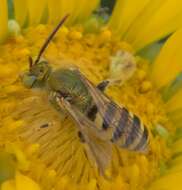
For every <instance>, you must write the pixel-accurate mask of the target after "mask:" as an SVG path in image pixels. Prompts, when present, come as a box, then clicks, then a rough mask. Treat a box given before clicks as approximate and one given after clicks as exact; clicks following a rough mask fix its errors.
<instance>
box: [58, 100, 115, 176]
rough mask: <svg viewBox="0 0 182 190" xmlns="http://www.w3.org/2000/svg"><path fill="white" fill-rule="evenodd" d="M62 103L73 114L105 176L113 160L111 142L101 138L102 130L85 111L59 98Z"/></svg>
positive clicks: (92, 155)
mask: <svg viewBox="0 0 182 190" xmlns="http://www.w3.org/2000/svg"><path fill="white" fill-rule="evenodd" d="M59 101H60V104H62V105H63V106H64V107H65V109H66V110H67V111H68V112H69V114H70V115H71V116H72V118H73V119H74V121H75V122H76V123H77V126H78V128H79V130H80V132H81V133H82V135H83V137H84V140H85V141H86V143H87V144H88V147H89V150H90V151H89V153H90V154H91V155H90V157H92V158H93V159H94V160H92V161H95V162H96V164H97V166H98V168H99V171H100V172H101V174H102V175H103V176H104V173H105V169H106V168H107V167H108V166H109V163H110V161H111V155H112V153H111V151H112V147H111V143H110V142H109V141H106V140H103V139H101V135H102V134H100V131H98V130H97V127H96V126H95V124H94V122H92V121H90V120H89V119H88V118H87V117H86V116H85V115H84V114H83V113H81V112H80V111H79V110H78V109H77V108H75V107H74V106H72V105H71V104H70V103H69V102H68V101H66V100H65V99H64V98H61V99H60V98H59Z"/></svg>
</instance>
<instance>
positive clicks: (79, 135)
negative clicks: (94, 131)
mask: <svg viewBox="0 0 182 190" xmlns="http://www.w3.org/2000/svg"><path fill="white" fill-rule="evenodd" d="M78 137H79V139H80V142H82V143H85V139H84V136H83V134H82V132H81V131H78Z"/></svg>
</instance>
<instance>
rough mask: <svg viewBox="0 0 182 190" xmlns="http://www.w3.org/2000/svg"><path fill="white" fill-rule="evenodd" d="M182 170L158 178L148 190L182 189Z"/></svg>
mask: <svg viewBox="0 0 182 190" xmlns="http://www.w3.org/2000/svg"><path fill="white" fill-rule="evenodd" d="M181 179H182V171H179V172H175V173H170V174H168V175H165V176H163V177H161V178H160V179H158V180H156V181H155V182H154V183H152V185H151V186H150V187H149V189H148V190H180V189H181V187H182V180H181Z"/></svg>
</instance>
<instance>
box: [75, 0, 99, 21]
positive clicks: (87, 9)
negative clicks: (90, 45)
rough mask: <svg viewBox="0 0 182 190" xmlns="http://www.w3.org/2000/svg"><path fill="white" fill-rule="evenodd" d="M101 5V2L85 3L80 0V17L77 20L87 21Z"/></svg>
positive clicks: (96, 0)
mask: <svg viewBox="0 0 182 190" xmlns="http://www.w3.org/2000/svg"><path fill="white" fill-rule="evenodd" d="M99 4H100V0H92V1H85V0H80V4H79V5H80V8H79V15H78V18H77V20H81V21H82V20H85V19H86V18H87V17H89V16H90V14H91V13H92V12H93V10H95V9H96V8H97V7H98V5H99Z"/></svg>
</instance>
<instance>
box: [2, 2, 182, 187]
mask: <svg viewBox="0 0 182 190" xmlns="http://www.w3.org/2000/svg"><path fill="white" fill-rule="evenodd" d="M99 3H100V1H99V0H92V1H85V0H69V1H65V0H57V1H55V0H40V1H35V0H14V1H13V3H10V4H7V1H5V0H0V25H1V28H0V43H1V45H0V80H1V86H0V121H1V122H0V188H1V189H2V190H24V189H28V190H40V189H45V190H46V189H47V190H53V189H54V190H67V189H70V190H72V189H74V190H75V189H78V190H82V189H89V190H97V189H100V190H111V189H117V190H120V189H122V190H123V189H124V190H130V189H132V190H136V189H137V190H138V189H140V190H146V189H149V190H154V189H155V190H161V189H166V190H168V189H169V190H179V189H181V188H182V183H181V178H182V164H181V163H182V156H181V155H182V154H181V153H182V135H181V134H182V128H181V127H182V126H181V119H182V114H181V110H182V101H181V93H182V88H181V85H182V80H181V77H182V76H181V60H182V54H181V44H182V38H181V36H182V29H180V27H181V19H182V14H181V13H182V3H181V1H180V0H167V1H162V0H153V1H151V0H140V1H137V2H134V1H131V0H117V1H116V3H115V7H114V9H113V12H112V14H111V16H110V17H109V19H107V18H105V17H104V16H102V14H101V12H102V11H100V10H99V11H97V12H95V13H94V14H92V12H93V11H94V10H95V9H96V8H97V9H98V7H99ZM8 6H9V7H11V6H12V7H13V10H14V12H13V13H14V14H13V19H11V20H10V19H9V17H8V10H7V9H8ZM68 14H69V17H68V19H67V20H66V22H65V23H64V26H62V27H61V28H60V30H59V31H58V33H57V34H56V36H54V38H53V39H52V40H51V41H50V43H49V46H48V48H47V49H46V51H44V54H43V56H41V61H42V60H44V59H45V60H46V61H47V62H48V66H49V67H51V68H52V69H53V70H57V69H59V68H61V67H65V66H66V67H72V66H74V67H75V66H76V67H77V68H79V70H80V72H81V73H82V74H83V75H84V76H85V77H86V78H88V79H89V80H90V81H91V82H92V83H93V85H95V86H96V85H97V84H99V83H100V82H101V81H103V80H109V81H110V85H109V86H108V87H107V89H106V90H105V92H104V93H105V94H106V95H107V96H108V97H110V98H111V99H112V100H113V102H115V103H116V104H117V105H119V106H120V107H125V108H126V109H127V110H128V111H129V112H128V114H130V115H129V116H128V117H127V118H126V119H128V118H134V117H135V119H136V117H137V119H136V120H137V121H138V118H139V121H138V122H139V123H143V124H144V125H145V126H146V130H147V131H148V136H149V137H148V149H147V152H137V151H130V150H129V149H132V148H133V146H137V145H138V144H139V143H140V141H141V139H140V138H142V137H140V136H139V137H138V138H137V140H136V142H135V144H132V142H129V144H128V145H127V146H126V148H121V147H119V146H118V145H117V144H114V143H113V144H112V143H111V142H109V143H108V144H109V145H110V144H111V149H112V151H111V152H112V153H110V152H108V153H109V154H108V155H105V157H110V162H109V163H108V164H107V166H106V168H105V170H104V172H103V173H104V174H103V173H102V174H101V173H100V172H99V170H98V164H97V160H96V161H95V160H94V158H93V155H92V154H89V150H90V147H89V145H88V143H87V141H86V140H85V139H84V136H82V135H81V134H80V133H79V131H78V126H77V124H76V123H75V122H74V120H73V119H72V118H71V117H70V114H68V113H66V112H64V111H63V110H62V108H60V107H58V108H57V107H56V106H55V104H54V103H52V102H51V101H52V99H50V96H48V94H47V93H46V92H47V91H45V90H43V89H42V88H39V89H36V88H35V89H33V88H32V89H31V88H26V87H25V86H24V85H23V82H22V79H24V82H27V81H28V79H29V78H24V76H25V75H24V73H25V71H27V70H29V65H28V57H33V60H36V58H37V55H38V53H39V51H40V48H41V47H42V44H43V43H44V42H45V40H46V39H47V37H48V35H49V34H50V33H51V31H52V30H53V29H54V28H55V26H56V25H57V24H58V23H59V22H60V20H61V19H62V18H63V17H64V16H65V15H68ZM105 14H106V13H104V15H105ZM171 33H174V34H173V35H172V36H170V37H169V38H168V39H167V40H165V41H166V42H165V43H163V42H162V41H160V42H158V41H159V40H160V39H162V38H164V37H166V36H168V35H169V34H171ZM163 41H164V40H163ZM152 43H153V45H152V48H154V49H155V47H156V46H157V44H162V48H161V50H160V52H159V53H158V55H157V57H156V58H155V60H154V61H153V62H152V61H150V59H146V58H144V57H142V56H141V55H143V54H142V53H141V52H142V49H143V48H145V47H146V46H148V45H149V44H152ZM152 48H151V49H152ZM152 50H153V49H152ZM155 50H156V49H155ZM143 52H145V51H143ZM144 54H145V53H144ZM42 58H43V59H42ZM45 60H44V61H45ZM28 76H29V75H28ZM28 82H32V81H28ZM31 84H32V83H31ZM65 84H66V83H65ZM54 85H55V86H56V84H54ZM75 88H76V89H80V86H79V85H77V86H76V87H75ZM79 92H80V90H79ZM54 93H55V91H54ZM54 93H53V95H54ZM86 98H87V97H79V98H78V100H77V101H76V105H82V103H84V101H85V99H86ZM53 100H54V99H53ZM85 117H86V116H85ZM85 117H84V118H85ZM99 122H102V121H100V120H99V118H97V121H96V123H97V125H98V126H100V124H99ZM127 122H131V121H130V120H129V119H128V120H127ZM127 122H126V123H127ZM135 122H136V121H135ZM126 123H125V124H124V125H123V128H124V129H126ZM143 124H141V126H143ZM133 125H134V124H133ZM134 127H137V126H134ZM141 128H142V127H141ZM127 129H129V127H128V128H127ZM142 130H144V128H142ZM90 131H91V130H90ZM130 133H131V134H132V135H136V134H134V128H133V131H130V132H129V133H128V134H130ZM102 134H103V133H102ZM142 134H143V133H142ZM109 135H110V134H109ZM140 135H141V134H140ZM103 136H104V135H103ZM95 139H96V138H95ZM96 140H97V139H96ZM98 141H99V140H98ZM124 142H125V141H124ZM91 144H94V142H91ZM99 146H100V145H99V144H98V147H99ZM98 147H97V150H98ZM105 148H106V150H107V148H108V147H105ZM93 151H94V149H93ZM101 151H102V150H101ZM96 154H98V155H100V153H99V152H96ZM101 154H102V153H101ZM105 157H102V159H103V162H104V161H105V159H106V158H105ZM96 158H97V155H96Z"/></svg>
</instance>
